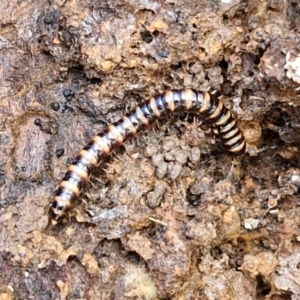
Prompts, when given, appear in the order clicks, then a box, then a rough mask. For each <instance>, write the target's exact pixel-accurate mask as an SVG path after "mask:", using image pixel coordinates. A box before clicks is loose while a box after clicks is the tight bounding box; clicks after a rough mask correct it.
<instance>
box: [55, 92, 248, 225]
mask: <svg viewBox="0 0 300 300" xmlns="http://www.w3.org/2000/svg"><path fill="white" fill-rule="evenodd" d="M177 112H193V113H195V114H198V115H199V116H200V117H202V118H203V119H205V120H207V121H208V122H209V123H210V124H211V125H212V127H213V128H214V131H216V132H217V134H218V136H219V138H220V141H221V144H222V145H223V147H224V149H225V151H226V152H227V153H228V154H230V155H232V156H239V155H242V154H243V153H244V152H245V151H246V142H245V139H244V136H243V133H242V131H241V129H240V128H239V126H238V123H237V121H236V119H235V116H234V114H233V112H232V111H231V110H230V109H228V108H226V107H225V105H224V104H223V102H222V101H221V100H219V99H218V97H217V96H216V95H212V94H209V93H208V92H200V91H196V90H193V89H188V88H186V89H180V90H170V91H166V92H164V93H162V94H159V95H156V96H154V97H152V98H150V99H149V100H148V101H146V102H144V103H143V104H142V105H140V106H136V108H135V109H134V110H133V111H132V112H131V113H129V114H126V115H124V116H123V117H122V118H121V119H120V120H119V121H117V122H115V123H113V124H111V125H109V126H108V127H107V128H106V129H105V130H104V131H103V132H102V133H99V134H97V135H95V136H94V138H93V139H92V140H91V141H90V142H89V143H88V144H87V145H86V146H85V147H84V148H83V149H82V150H81V151H80V153H79V154H78V155H77V157H76V159H75V161H74V162H73V163H72V164H71V165H70V166H69V167H68V171H67V173H66V174H65V176H64V178H63V179H62V181H61V183H60V185H59V187H58V189H57V190H56V193H55V197H54V201H53V202H52V205H51V208H50V220H51V222H52V224H56V223H57V222H58V221H60V220H61V219H62V218H63V217H64V216H65V215H66V214H67V212H68V211H69V210H70V209H71V207H72V203H73V202H74V201H75V199H76V198H78V196H79V194H80V191H81V188H82V185H83V183H84V182H86V181H87V180H88V178H89V176H90V174H91V172H92V170H93V169H94V168H95V167H97V166H98V165H99V164H100V162H101V160H102V158H104V157H105V156H107V155H108V154H109V153H110V152H111V151H112V150H114V149H115V148H117V147H118V146H120V145H122V144H123V143H125V142H126V141H127V140H128V139H130V138H133V137H134V136H136V135H137V134H138V133H139V132H141V131H143V130H145V129H147V128H149V127H150V126H151V125H152V124H153V123H154V122H155V121H156V120H157V119H160V118H163V117H167V116H168V115H171V114H173V113H177Z"/></svg>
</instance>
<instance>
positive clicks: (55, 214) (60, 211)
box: [49, 201, 67, 225]
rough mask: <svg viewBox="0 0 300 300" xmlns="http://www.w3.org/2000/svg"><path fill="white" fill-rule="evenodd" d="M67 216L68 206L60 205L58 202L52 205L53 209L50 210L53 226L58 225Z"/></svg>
mask: <svg viewBox="0 0 300 300" xmlns="http://www.w3.org/2000/svg"><path fill="white" fill-rule="evenodd" d="M66 214H67V207H66V206H61V205H59V203H58V202H57V201H54V202H53V203H52V204H51V207H50V209H49V219H50V221H51V224H52V225H56V224H57V223H58V222H60V221H61V220H62V219H63V218H64V216H65V215H66Z"/></svg>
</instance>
